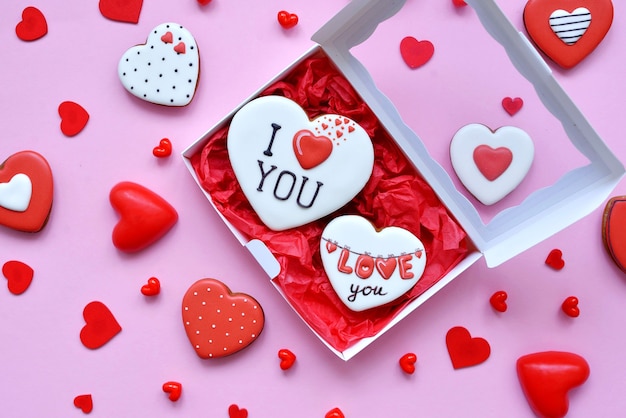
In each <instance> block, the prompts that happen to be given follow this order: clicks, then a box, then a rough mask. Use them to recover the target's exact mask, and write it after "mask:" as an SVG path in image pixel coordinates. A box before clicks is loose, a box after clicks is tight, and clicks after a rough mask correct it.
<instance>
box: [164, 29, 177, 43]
mask: <svg viewBox="0 0 626 418" xmlns="http://www.w3.org/2000/svg"><path fill="white" fill-rule="evenodd" d="M161 40H162V41H163V42H165V43H166V44H171V43H173V42H174V36H173V35H172V32H170V31H167V32H165V34H163V36H161Z"/></svg>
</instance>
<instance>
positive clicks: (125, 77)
mask: <svg viewBox="0 0 626 418" xmlns="http://www.w3.org/2000/svg"><path fill="white" fill-rule="evenodd" d="M118 75H119V77H120V80H121V82H122V85H123V86H124V88H125V89H126V90H128V91H129V92H130V93H131V94H133V95H135V96H137V97H139V98H140V99H142V100H145V101H148V102H151V103H156V104H160V105H165V106H186V105H187V104H189V102H191V100H192V99H193V96H194V93H195V91H196V85H197V83H198V78H199V76H200V56H199V52H198V45H197V44H196V41H195V39H194V38H193V36H192V35H191V33H190V32H189V31H188V30H187V29H185V28H184V27H182V26H181V25H179V24H177V23H163V24H161V25H159V26H157V27H156V28H154V29H153V30H152V32H150V35H149V36H148V40H147V41H146V43H145V44H143V45H137V46H133V47H132V48H130V49H128V50H127V51H126V52H125V53H124V55H123V56H122V58H121V59H120V61H119V64H118Z"/></svg>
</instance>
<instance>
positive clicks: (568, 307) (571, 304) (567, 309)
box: [561, 296, 580, 318]
mask: <svg viewBox="0 0 626 418" xmlns="http://www.w3.org/2000/svg"><path fill="white" fill-rule="evenodd" d="M561 310H562V311H563V312H564V313H565V315H567V316H570V317H572V318H576V317H578V315H580V309H579V308H578V298H577V297H576V296H569V297H567V298H565V300H564V301H563V303H562V304H561Z"/></svg>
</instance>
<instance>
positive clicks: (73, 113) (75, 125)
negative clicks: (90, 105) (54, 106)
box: [58, 102, 89, 136]
mask: <svg viewBox="0 0 626 418" xmlns="http://www.w3.org/2000/svg"><path fill="white" fill-rule="evenodd" d="M58 112H59V116H61V132H63V134H64V135H66V136H74V135H78V134H79V133H80V131H82V130H83V128H84V127H85V125H87V122H88V121H89V113H87V111H86V110H85V109H84V108H83V107H82V106H81V105H79V104H78V103H74V102H63V103H61V104H60V105H59V109H58Z"/></svg>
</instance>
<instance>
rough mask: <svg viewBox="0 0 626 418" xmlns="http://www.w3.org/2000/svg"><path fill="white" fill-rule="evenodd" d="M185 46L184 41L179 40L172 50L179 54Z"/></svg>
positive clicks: (182, 52) (184, 49) (183, 50)
mask: <svg viewBox="0 0 626 418" xmlns="http://www.w3.org/2000/svg"><path fill="white" fill-rule="evenodd" d="M186 50H187V49H186V47H185V43H184V42H179V43H178V44H176V46H175V47H174V51H176V52H178V53H179V54H184V53H185V51H186Z"/></svg>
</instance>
